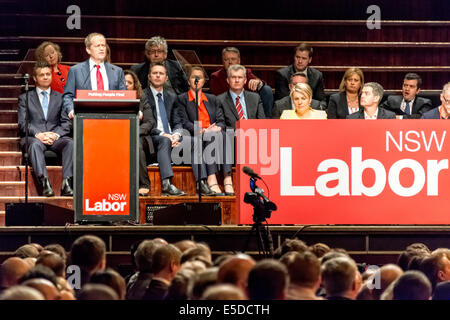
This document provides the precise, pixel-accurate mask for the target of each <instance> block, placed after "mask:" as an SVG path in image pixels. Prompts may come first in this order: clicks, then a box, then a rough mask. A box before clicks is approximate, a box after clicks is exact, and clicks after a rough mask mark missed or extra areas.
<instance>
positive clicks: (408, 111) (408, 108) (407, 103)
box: [405, 101, 411, 115]
mask: <svg viewBox="0 0 450 320" xmlns="http://www.w3.org/2000/svg"><path fill="white" fill-rule="evenodd" d="M410 110H411V109H410V106H409V101H406V105H405V114H408V115H409V114H410V113H411V111H410Z"/></svg>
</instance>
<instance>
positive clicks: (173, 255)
mask: <svg viewBox="0 0 450 320" xmlns="http://www.w3.org/2000/svg"><path fill="white" fill-rule="evenodd" d="M180 261H181V252H180V250H178V248H177V247H175V246H174V245H172V244H168V245H163V246H160V247H159V248H157V249H156V251H155V252H154V253H153V259H152V269H151V271H152V273H153V274H155V275H156V274H158V273H159V272H161V271H163V270H164V269H166V268H168V267H169V266H170V264H171V263H174V264H176V265H179V264H180Z"/></svg>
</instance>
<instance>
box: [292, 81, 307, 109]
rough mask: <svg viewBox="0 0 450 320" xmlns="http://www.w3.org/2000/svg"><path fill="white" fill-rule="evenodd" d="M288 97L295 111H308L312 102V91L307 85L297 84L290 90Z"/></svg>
mask: <svg viewBox="0 0 450 320" xmlns="http://www.w3.org/2000/svg"><path fill="white" fill-rule="evenodd" d="M290 97H291V100H292V103H293V104H294V106H295V111H297V112H299V111H303V112H304V111H306V110H309V108H310V105H311V100H312V89H311V87H310V86H309V84H307V83H297V84H296V85H295V86H294V87H293V88H292V90H291V93H290Z"/></svg>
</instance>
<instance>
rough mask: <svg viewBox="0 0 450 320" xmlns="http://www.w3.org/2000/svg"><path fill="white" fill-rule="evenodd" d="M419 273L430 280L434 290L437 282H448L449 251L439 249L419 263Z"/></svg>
mask: <svg viewBox="0 0 450 320" xmlns="http://www.w3.org/2000/svg"><path fill="white" fill-rule="evenodd" d="M419 268H420V269H419V270H420V271H422V272H423V273H424V274H425V275H426V276H427V278H428V280H430V283H431V289H432V290H434V288H436V285H437V284H438V283H439V282H444V281H448V280H450V250H449V249H445V248H439V249H437V250H435V251H433V252H432V253H431V255H430V256H428V257H426V258H424V259H423V260H422V261H421V264H420V267H419Z"/></svg>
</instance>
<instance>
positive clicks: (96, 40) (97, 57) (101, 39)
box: [84, 32, 106, 64]
mask: <svg viewBox="0 0 450 320" xmlns="http://www.w3.org/2000/svg"><path fill="white" fill-rule="evenodd" d="M84 44H85V46H86V52H87V53H88V54H89V56H90V57H91V59H92V60H93V61H94V62H95V63H96V64H100V63H102V62H104V61H105V59H106V39H105V36H104V35H103V34H101V33H97V32H93V33H90V34H88V36H87V37H86V38H85V39H84Z"/></svg>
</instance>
